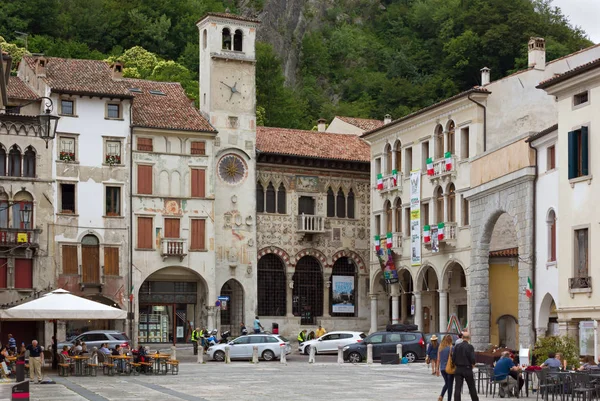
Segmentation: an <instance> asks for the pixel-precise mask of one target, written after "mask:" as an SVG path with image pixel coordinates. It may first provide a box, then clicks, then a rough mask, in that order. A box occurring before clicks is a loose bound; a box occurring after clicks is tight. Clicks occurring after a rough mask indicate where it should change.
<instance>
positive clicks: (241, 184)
mask: <svg viewBox="0 0 600 401" xmlns="http://www.w3.org/2000/svg"><path fill="white" fill-rule="evenodd" d="M196 25H197V26H198V30H199V38H200V74H199V76H200V99H199V100H200V110H201V112H202V113H203V114H204V115H205V116H206V117H207V118H208V120H209V121H210V123H211V124H212V125H213V126H214V127H215V128H216V129H217V131H218V134H217V136H216V138H215V142H214V146H213V154H212V155H209V157H211V159H212V163H214V164H213V166H214V169H213V171H214V172H215V174H213V176H212V177H209V178H208V180H209V182H210V184H209V187H211V189H212V190H213V191H212V192H213V193H214V197H215V202H214V213H213V216H214V227H215V233H214V243H213V244H211V245H210V246H211V247H214V251H215V256H216V257H215V266H214V277H205V280H206V282H207V283H208V286H209V287H213V288H209V291H208V292H209V295H208V296H209V298H210V299H208V300H207V302H206V304H207V306H209V324H210V321H211V317H213V316H214V320H213V321H214V324H215V326H214V328H216V329H219V330H232V332H233V330H237V329H238V328H239V324H240V322H251V321H252V320H253V319H254V314H255V312H256V300H257V296H256V254H257V252H256V158H255V145H256V80H255V66H256V54H255V40H256V31H257V29H258V26H259V21H257V20H255V19H251V18H245V17H241V16H239V15H234V14H229V13H209V14H207V15H205V16H204V17H203V18H202V19H200V20H199V21H198V22H197V24H196ZM208 235H209V237H210V236H211V233H208ZM218 297H221V301H220V302H221V303H222V302H223V301H225V302H226V307H223V305H221V306H220V307H216V308H215V307H214V305H215V304H216V301H217V299H218ZM227 297H229V299H228V300H226V298H227ZM213 308H214V309H213ZM211 309H213V310H211ZM211 315H212V316H211ZM210 328H213V327H210Z"/></svg>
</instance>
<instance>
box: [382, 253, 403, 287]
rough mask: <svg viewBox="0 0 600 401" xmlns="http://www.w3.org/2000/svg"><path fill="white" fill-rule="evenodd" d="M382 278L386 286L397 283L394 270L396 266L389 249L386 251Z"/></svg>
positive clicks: (396, 275) (396, 273)
mask: <svg viewBox="0 0 600 401" xmlns="http://www.w3.org/2000/svg"><path fill="white" fill-rule="evenodd" d="M382 252H383V250H382ZM383 278H384V279H385V282H386V283H388V284H396V283H397V282H398V281H399V280H398V270H397V269H396V264H395V263H394V252H393V251H392V249H391V248H388V249H387V260H386V262H385V268H384V269H383Z"/></svg>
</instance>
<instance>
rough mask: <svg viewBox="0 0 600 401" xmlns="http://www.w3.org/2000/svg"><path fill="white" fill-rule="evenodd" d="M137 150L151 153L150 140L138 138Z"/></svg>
mask: <svg viewBox="0 0 600 401" xmlns="http://www.w3.org/2000/svg"><path fill="white" fill-rule="evenodd" d="M137 150H142V151H145V152H152V138H138V139H137Z"/></svg>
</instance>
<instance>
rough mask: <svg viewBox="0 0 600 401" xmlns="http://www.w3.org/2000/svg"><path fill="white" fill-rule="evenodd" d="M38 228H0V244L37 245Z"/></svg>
mask: <svg viewBox="0 0 600 401" xmlns="http://www.w3.org/2000/svg"><path fill="white" fill-rule="evenodd" d="M39 233H40V230H31V229H25V228H0V246H15V245H27V246H38V241H39V239H38V236H39Z"/></svg>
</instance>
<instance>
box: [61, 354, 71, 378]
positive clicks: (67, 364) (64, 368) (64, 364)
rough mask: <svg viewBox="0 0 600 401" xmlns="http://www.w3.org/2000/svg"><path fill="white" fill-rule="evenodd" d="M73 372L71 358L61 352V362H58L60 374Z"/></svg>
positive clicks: (66, 374)
mask: <svg viewBox="0 0 600 401" xmlns="http://www.w3.org/2000/svg"><path fill="white" fill-rule="evenodd" d="M70 372H71V360H70V358H68V357H66V356H65V355H63V354H60V362H59V364H58V375H59V376H69V373H70Z"/></svg>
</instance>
